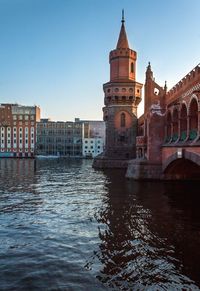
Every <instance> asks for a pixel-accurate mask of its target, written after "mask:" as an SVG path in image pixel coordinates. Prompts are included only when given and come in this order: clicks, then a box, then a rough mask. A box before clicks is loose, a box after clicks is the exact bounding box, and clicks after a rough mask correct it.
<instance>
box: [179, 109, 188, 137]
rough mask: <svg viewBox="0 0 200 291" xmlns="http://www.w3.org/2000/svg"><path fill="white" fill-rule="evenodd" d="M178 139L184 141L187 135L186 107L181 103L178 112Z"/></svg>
mask: <svg viewBox="0 0 200 291" xmlns="http://www.w3.org/2000/svg"><path fill="white" fill-rule="evenodd" d="M180 134H181V135H180V140H181V141H184V140H185V139H186V137H187V108H186V105H185V104H184V103H183V104H182V107H181V114H180Z"/></svg>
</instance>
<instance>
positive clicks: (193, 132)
mask: <svg viewBox="0 0 200 291" xmlns="http://www.w3.org/2000/svg"><path fill="white" fill-rule="evenodd" d="M189 118H190V123H189V124H190V132H189V139H190V140H193V139H195V138H196V137H197V131H198V104H197V101H196V99H192V101H191V103H190V109H189Z"/></svg>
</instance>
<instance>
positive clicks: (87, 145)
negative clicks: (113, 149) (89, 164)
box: [83, 121, 105, 158]
mask: <svg viewBox="0 0 200 291" xmlns="http://www.w3.org/2000/svg"><path fill="white" fill-rule="evenodd" d="M104 146H105V122H104V121H83V157H86V158H94V157H96V156H98V155H100V154H101V153H102V152H103V150H104Z"/></svg>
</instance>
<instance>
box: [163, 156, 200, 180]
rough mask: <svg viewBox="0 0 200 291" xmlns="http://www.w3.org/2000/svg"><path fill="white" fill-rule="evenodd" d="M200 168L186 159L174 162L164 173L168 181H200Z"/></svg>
mask: <svg viewBox="0 0 200 291" xmlns="http://www.w3.org/2000/svg"><path fill="white" fill-rule="evenodd" d="M199 176H200V166H199V165H197V164H196V163H194V162H192V161H190V160H188V159H185V158H181V159H176V160H174V161H172V162H171V163H170V164H169V165H168V167H167V168H166V169H165V171H164V177H165V179H167V180H199Z"/></svg>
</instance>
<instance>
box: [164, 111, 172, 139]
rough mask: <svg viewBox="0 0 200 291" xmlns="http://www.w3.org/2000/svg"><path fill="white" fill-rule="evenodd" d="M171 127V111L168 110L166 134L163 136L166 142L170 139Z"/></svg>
mask: <svg viewBox="0 0 200 291" xmlns="http://www.w3.org/2000/svg"><path fill="white" fill-rule="evenodd" d="M171 128H172V117H171V112H170V111H169V112H168V113H167V132H166V134H167V136H166V138H165V141H166V142H169V141H170V140H171Z"/></svg>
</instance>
